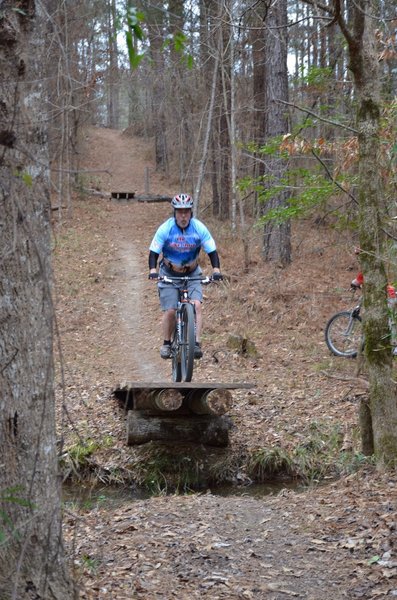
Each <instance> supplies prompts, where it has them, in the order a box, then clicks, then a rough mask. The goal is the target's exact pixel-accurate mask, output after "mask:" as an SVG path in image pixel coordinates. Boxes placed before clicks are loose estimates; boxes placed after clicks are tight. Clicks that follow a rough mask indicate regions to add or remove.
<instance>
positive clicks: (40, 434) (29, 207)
mask: <svg viewBox="0 0 397 600" xmlns="http://www.w3.org/2000/svg"><path fill="white" fill-rule="evenodd" d="M24 6H26V8H25V9H24V11H22V10H21V11H16V10H14V7H15V2H11V1H5V2H3V3H2V6H1V9H2V19H1V20H0V40H1V41H0V61H1V73H2V79H3V82H5V83H6V85H4V86H3V88H2V89H3V93H2V102H1V111H2V121H3V123H6V124H7V126H4V125H3V127H6V128H4V130H3V132H2V136H1V139H2V146H1V166H0V179H1V185H0V221H1V235H0V322H1V327H2V335H1V338H0V456H1V463H2V466H1V469H0V490H1V491H0V534H1V537H2V538H3V539H2V540H1V541H2V544H1V546H0V591H1V594H0V596H1V598H4V599H6V598H7V599H18V600H24V599H32V598H36V599H40V600H44V599H45V600H53V599H57V600H63V599H71V598H73V597H75V595H74V588H73V585H72V583H71V581H70V579H69V576H68V573H67V569H66V566H65V558H64V552H63V547H62V536H61V490H60V480H59V479H58V461H57V451H56V438H55V411H54V392H53V359H52V324H53V323H52V321H53V306H52V299H51V267H50V250H51V239H50V203H49V181H48V155H47V138H46V130H45V124H46V122H47V121H46V116H45V114H44V112H43V111H44V99H45V94H44V93H43V92H44V90H43V81H45V72H44V58H45V56H44V52H43V51H44V48H45V46H44V44H43V40H45V33H46V32H45V30H44V23H45V21H46V17H47V13H46V14H43V9H48V8H49V6H50V3H49V2H47V3H44V5H43V3H36V2H33V1H31V2H29V3H25V4H24ZM27 49H29V50H28V52H27Z"/></svg>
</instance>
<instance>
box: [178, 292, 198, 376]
mask: <svg viewBox="0 0 397 600" xmlns="http://www.w3.org/2000/svg"><path fill="white" fill-rule="evenodd" d="M195 337H196V336H195V331H194V308H193V304H190V302H186V303H184V304H183V306H182V346H181V374H182V381H191V380H192V377H193V364H194V343H195Z"/></svg>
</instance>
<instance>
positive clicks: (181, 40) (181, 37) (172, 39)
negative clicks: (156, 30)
mask: <svg viewBox="0 0 397 600" xmlns="http://www.w3.org/2000/svg"><path fill="white" fill-rule="evenodd" d="M170 45H171V46H172V47H173V49H174V51H175V52H177V53H178V54H180V56H181V61H182V62H183V63H185V64H186V66H187V67H188V68H189V69H191V68H192V67H193V57H192V55H191V54H188V53H186V52H185V49H186V47H187V45H188V38H187V37H186V35H185V34H184V33H182V32H181V31H177V32H176V33H174V34H173V35H171V34H170V35H169V36H168V37H167V38H166V40H165V42H164V45H163V48H167V46H170Z"/></svg>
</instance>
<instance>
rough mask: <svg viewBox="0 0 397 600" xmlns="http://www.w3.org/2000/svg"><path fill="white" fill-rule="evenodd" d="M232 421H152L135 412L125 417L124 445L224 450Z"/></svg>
mask: <svg viewBox="0 0 397 600" xmlns="http://www.w3.org/2000/svg"><path fill="white" fill-rule="evenodd" d="M232 426H233V424H232V421H231V420H230V419H229V418H228V417H225V416H223V417H212V416H201V417H199V416H194V417H193V418H192V417H190V418H188V417H185V416H173V417H171V416H168V417H154V416H147V415H145V414H142V413H139V412H138V411H135V410H129V411H128V413H127V444H128V445H129V446H133V445H139V444H146V443H148V442H152V441H156V442H169V443H176V442H186V443H190V442H193V443H198V444H204V445H207V446H227V445H228V443H229V430H230V429H231V428H232Z"/></svg>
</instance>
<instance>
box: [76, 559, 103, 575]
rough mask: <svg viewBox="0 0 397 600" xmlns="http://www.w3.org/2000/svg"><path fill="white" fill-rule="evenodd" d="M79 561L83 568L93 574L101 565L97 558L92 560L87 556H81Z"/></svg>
mask: <svg viewBox="0 0 397 600" xmlns="http://www.w3.org/2000/svg"><path fill="white" fill-rule="evenodd" d="M81 561H82V563H83V566H84V568H85V569H87V571H90V573H94V574H95V573H96V572H97V571H98V568H99V567H100V565H101V561H100V560H99V559H98V558H93V557H92V556H90V555H89V554H83V555H82V557H81Z"/></svg>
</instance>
